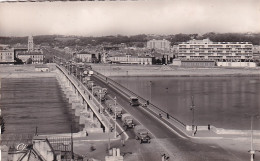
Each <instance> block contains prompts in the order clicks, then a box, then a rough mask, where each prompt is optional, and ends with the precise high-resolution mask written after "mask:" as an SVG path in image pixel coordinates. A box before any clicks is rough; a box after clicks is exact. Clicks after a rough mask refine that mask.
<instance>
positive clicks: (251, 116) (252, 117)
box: [245, 114, 259, 161]
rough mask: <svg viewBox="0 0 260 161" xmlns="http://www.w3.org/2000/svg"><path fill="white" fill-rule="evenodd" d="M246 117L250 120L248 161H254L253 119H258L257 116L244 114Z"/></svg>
mask: <svg viewBox="0 0 260 161" xmlns="http://www.w3.org/2000/svg"><path fill="white" fill-rule="evenodd" d="M245 116H246V117H250V120H251V144H250V150H249V152H250V161H254V156H255V150H254V148H253V121H254V118H258V117H259V114H245Z"/></svg>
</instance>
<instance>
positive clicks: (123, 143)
mask: <svg viewBox="0 0 260 161" xmlns="http://www.w3.org/2000/svg"><path fill="white" fill-rule="evenodd" d="M121 143H122V146H125V140H124V139H123V138H122V139H121Z"/></svg>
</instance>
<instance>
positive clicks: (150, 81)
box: [150, 81, 152, 102]
mask: <svg viewBox="0 0 260 161" xmlns="http://www.w3.org/2000/svg"><path fill="white" fill-rule="evenodd" d="M150 102H152V81H150Z"/></svg>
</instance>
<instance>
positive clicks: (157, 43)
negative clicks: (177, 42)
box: [147, 39, 170, 51]
mask: <svg viewBox="0 0 260 161" xmlns="http://www.w3.org/2000/svg"><path fill="white" fill-rule="evenodd" d="M147 48H148V49H159V50H164V51H169V50H170V41H168V40H165V39H163V40H155V39H153V40H150V41H148V42H147Z"/></svg>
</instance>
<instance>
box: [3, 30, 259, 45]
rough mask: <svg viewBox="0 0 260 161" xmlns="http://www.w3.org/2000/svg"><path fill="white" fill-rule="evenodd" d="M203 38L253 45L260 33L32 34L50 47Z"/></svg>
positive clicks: (22, 39)
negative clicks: (250, 43)
mask: <svg viewBox="0 0 260 161" xmlns="http://www.w3.org/2000/svg"><path fill="white" fill-rule="evenodd" d="M193 38H194V39H205V38H209V39H210V40H211V41H215V42H242V41H246V42H252V43H253V44H254V45H259V44H260V34H259V33H257V34H254V33H250V34H248V33H214V32H210V33H206V34H204V35H198V34H176V35H144V34H142V35H134V36H123V35H117V36H103V37H80V36H62V35H39V36H34V43H35V44H36V45H39V44H43V43H44V44H48V45H50V46H52V47H54V46H58V47H65V46H75V45H77V46H87V45H93V46H96V45H100V44H106V45H107V44H111V45H114V44H121V43H124V44H126V45H127V46H137V47H144V46H146V42H147V41H148V40H151V39H167V40H169V41H170V42H171V45H177V44H178V43H179V42H186V41H188V40H191V39H193ZM17 43H20V44H27V37H0V44H10V45H14V44H17Z"/></svg>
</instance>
